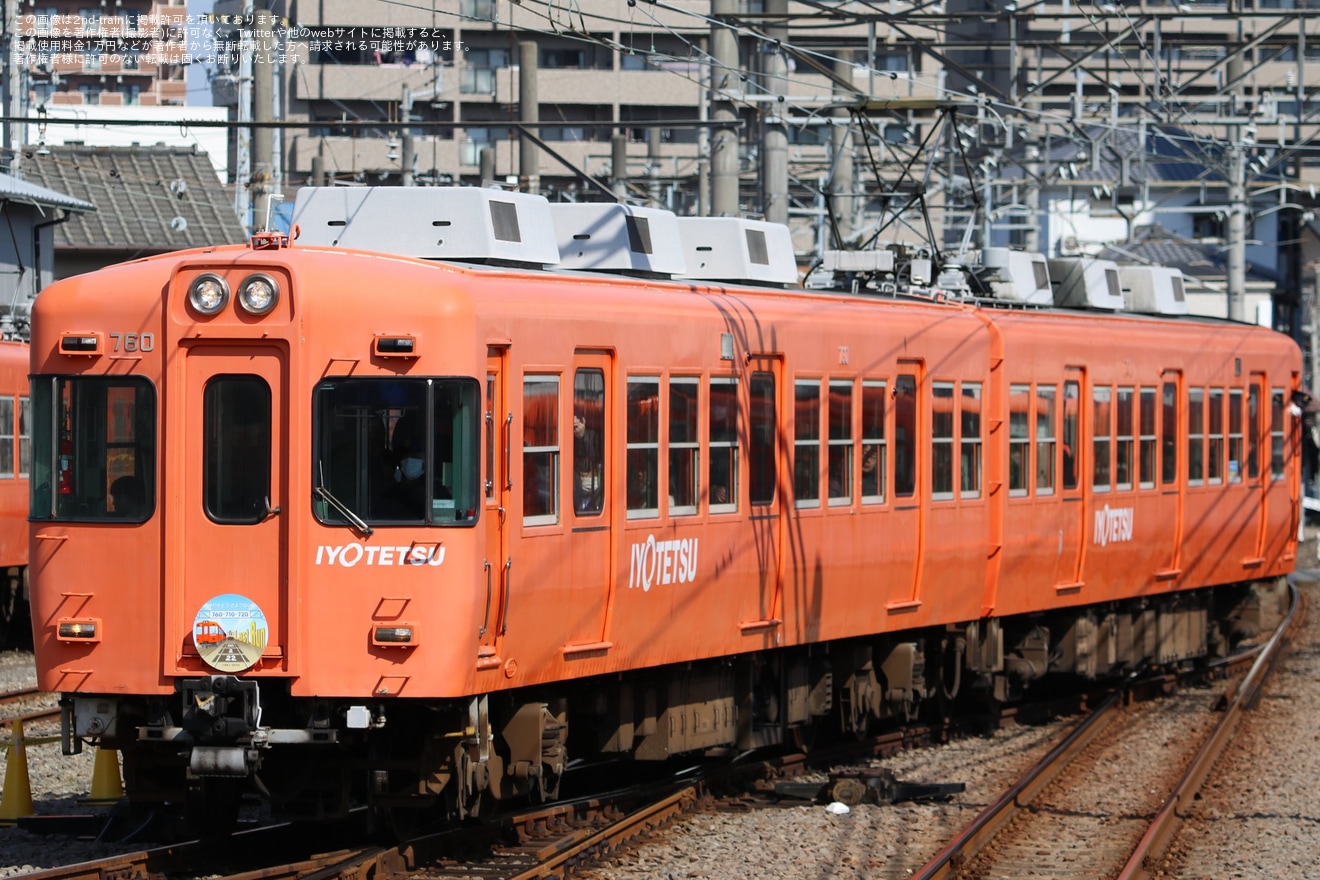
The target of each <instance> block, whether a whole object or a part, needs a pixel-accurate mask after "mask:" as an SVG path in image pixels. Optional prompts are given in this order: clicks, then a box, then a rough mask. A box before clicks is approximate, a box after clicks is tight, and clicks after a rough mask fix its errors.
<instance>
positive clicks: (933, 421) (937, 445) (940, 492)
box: [930, 382, 954, 501]
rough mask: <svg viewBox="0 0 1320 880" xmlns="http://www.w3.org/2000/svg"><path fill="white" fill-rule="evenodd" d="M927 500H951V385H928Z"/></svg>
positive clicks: (947, 383) (942, 383) (936, 383)
mask: <svg viewBox="0 0 1320 880" xmlns="http://www.w3.org/2000/svg"><path fill="white" fill-rule="evenodd" d="M930 390H931V413H930V497H931V498H933V499H935V500H936V501H943V500H946V499H949V498H952V497H953V400H954V398H953V383H952V382H934V383H932V384H931V389H930Z"/></svg>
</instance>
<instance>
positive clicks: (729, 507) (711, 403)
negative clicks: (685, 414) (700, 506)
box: [705, 376, 742, 514]
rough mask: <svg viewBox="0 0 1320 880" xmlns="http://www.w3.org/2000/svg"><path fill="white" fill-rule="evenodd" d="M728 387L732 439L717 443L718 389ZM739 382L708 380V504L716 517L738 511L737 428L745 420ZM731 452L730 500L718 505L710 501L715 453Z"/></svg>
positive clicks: (734, 379) (725, 378)
mask: <svg viewBox="0 0 1320 880" xmlns="http://www.w3.org/2000/svg"><path fill="white" fill-rule="evenodd" d="M723 386H728V387H730V388H732V393H731V394H730V395H729V402H731V403H732V410H731V411H732V413H733V436H732V437H731V438H729V439H721V440H715V439H714V432H715V418H714V407H715V403H716V395H715V388H716V387H723ZM740 390H741V389H740V388H739V381H738V377H737V376H711V377H709V378H708V379H707V380H706V434H705V438H706V472H705V474H706V503H707V509H708V510H709V511H710V512H711V513H713V514H717V513H736V512H737V511H738V503H739V499H738V490H739V485H738V484H739V480H738V476H739V474H738V465H739V461H738V458H739V456H738V447H739V440H738V426H739V424H740V423H741V420H742V414H741V413H742V408H741V405H740V401H739V398H738V393H739V391H740ZM717 449H720V450H728V457H729V466H730V474H729V479H728V488H729V496H728V500H727V501H721V502H718V503H717V502H715V501H714V500H712V499H711V493H712V490H713V489H714V480H713V479H712V473H713V472H714V468H715V461H716V457H715V456H716V452H715V450H717Z"/></svg>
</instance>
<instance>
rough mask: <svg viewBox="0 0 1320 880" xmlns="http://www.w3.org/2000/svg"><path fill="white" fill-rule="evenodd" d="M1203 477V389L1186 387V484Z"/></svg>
mask: <svg viewBox="0 0 1320 880" xmlns="http://www.w3.org/2000/svg"><path fill="white" fill-rule="evenodd" d="M1204 479H1205V389H1204V388H1188V389H1187V484H1188V485H1189V486H1199V485H1201V483H1202V482H1204Z"/></svg>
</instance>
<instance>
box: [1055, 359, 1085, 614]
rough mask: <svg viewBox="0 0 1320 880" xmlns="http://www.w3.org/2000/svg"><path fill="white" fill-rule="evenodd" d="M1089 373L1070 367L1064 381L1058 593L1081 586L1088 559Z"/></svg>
mask: <svg viewBox="0 0 1320 880" xmlns="http://www.w3.org/2000/svg"><path fill="white" fill-rule="evenodd" d="M1085 387H1086V372H1085V370H1084V369H1083V368H1081V367H1067V368H1065V370H1064V382H1063V425H1062V429H1061V432H1060V436H1059V439H1060V441H1061V442H1060V443H1059V446H1060V450H1059V452H1060V455H1061V456H1062V467H1061V468H1060V474H1059V557H1058V562H1057V563H1056V564H1055V569H1054V588H1055V589H1056V590H1060V591H1063V590H1070V589H1071V590H1075V589H1077V588H1079V587H1080V586H1081V580H1082V565H1083V562H1084V561H1085V558H1086V528H1085V522H1084V519H1085V513H1086V504H1085V500H1084V497H1083V496H1084V489H1083V485H1084V481H1083V479H1082V471H1081V459H1080V458H1079V454H1080V453H1081V452H1082V450H1083V448H1084V444H1083V443H1082V398H1081V393H1082V389H1083V388H1085Z"/></svg>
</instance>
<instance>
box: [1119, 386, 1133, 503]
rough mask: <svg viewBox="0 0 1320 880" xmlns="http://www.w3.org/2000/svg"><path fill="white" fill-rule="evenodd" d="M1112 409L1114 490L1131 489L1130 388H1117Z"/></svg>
mask: <svg viewBox="0 0 1320 880" xmlns="http://www.w3.org/2000/svg"><path fill="white" fill-rule="evenodd" d="M1116 403H1117V405H1116V406H1115V408H1114V419H1115V426H1114V435H1115V437H1114V488H1116V489H1119V490H1123V489H1131V488H1132V452H1133V448H1132V416H1133V412H1132V404H1133V391H1132V389H1131V388H1119V389H1118V399H1117V401H1116Z"/></svg>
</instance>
